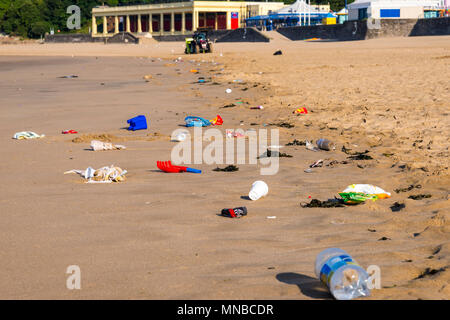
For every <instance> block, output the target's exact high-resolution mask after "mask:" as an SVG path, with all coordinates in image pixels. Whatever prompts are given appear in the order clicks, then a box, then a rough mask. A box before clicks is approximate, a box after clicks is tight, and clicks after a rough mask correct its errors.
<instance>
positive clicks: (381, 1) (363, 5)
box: [347, 0, 445, 20]
mask: <svg viewBox="0 0 450 320" xmlns="http://www.w3.org/2000/svg"><path fill="white" fill-rule="evenodd" d="M444 1H445V0H356V1H355V2H353V3H351V4H349V5H348V6H347V7H348V19H349V20H362V19H366V18H372V19H419V18H423V17H424V9H438V8H443V7H444Z"/></svg>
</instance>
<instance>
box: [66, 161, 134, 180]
mask: <svg viewBox="0 0 450 320" xmlns="http://www.w3.org/2000/svg"><path fill="white" fill-rule="evenodd" d="M68 173H77V174H79V175H81V176H82V177H83V178H85V179H87V180H88V181H86V183H111V182H121V181H124V180H125V174H126V173H127V171H126V170H123V169H122V168H119V167H115V166H114V165H111V166H110V167H102V168H100V169H97V170H95V169H93V168H91V167H89V168H87V169H86V170H70V171H66V172H64V174H68Z"/></svg>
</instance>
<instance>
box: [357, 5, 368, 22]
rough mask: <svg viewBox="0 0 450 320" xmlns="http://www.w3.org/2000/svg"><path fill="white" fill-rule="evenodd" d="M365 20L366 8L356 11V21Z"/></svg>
mask: <svg viewBox="0 0 450 320" xmlns="http://www.w3.org/2000/svg"><path fill="white" fill-rule="evenodd" d="M363 19H367V8H362V9H358V20H363Z"/></svg>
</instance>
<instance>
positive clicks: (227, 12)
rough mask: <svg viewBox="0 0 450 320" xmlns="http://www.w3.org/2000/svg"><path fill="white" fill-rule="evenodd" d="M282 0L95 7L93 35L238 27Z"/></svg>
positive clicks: (103, 35)
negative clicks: (270, 0)
mask: <svg viewBox="0 0 450 320" xmlns="http://www.w3.org/2000/svg"><path fill="white" fill-rule="evenodd" d="M283 7H284V3H283V2H241V1H189V2H173V3H159V4H147V5H134V6H118V7H108V6H100V7H96V8H93V9H92V31H91V33H92V36H93V37H107V36H113V35H114V34H117V33H119V32H131V33H134V34H143V33H150V34H152V35H182V34H186V33H192V32H193V31H195V30H197V29H198V28H210V29H213V30H223V29H237V28H240V27H243V26H244V20H245V19H246V18H248V17H250V16H251V15H255V14H267V13H269V12H271V11H276V10H279V9H281V8H283Z"/></svg>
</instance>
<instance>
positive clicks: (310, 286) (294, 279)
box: [276, 272, 333, 299]
mask: <svg viewBox="0 0 450 320" xmlns="http://www.w3.org/2000/svg"><path fill="white" fill-rule="evenodd" d="M276 278H277V280H278V281H280V282H283V283H286V284H293V285H296V286H297V287H298V288H299V290H300V292H301V293H303V294H304V295H305V296H308V297H310V298H314V299H333V297H332V296H331V294H330V293H329V291H328V289H327V288H325V286H324V285H323V284H322V283H321V282H320V281H319V280H317V279H316V278H311V277H309V276H306V275H304V274H300V273H293V272H285V273H279V274H277V275H276Z"/></svg>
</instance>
